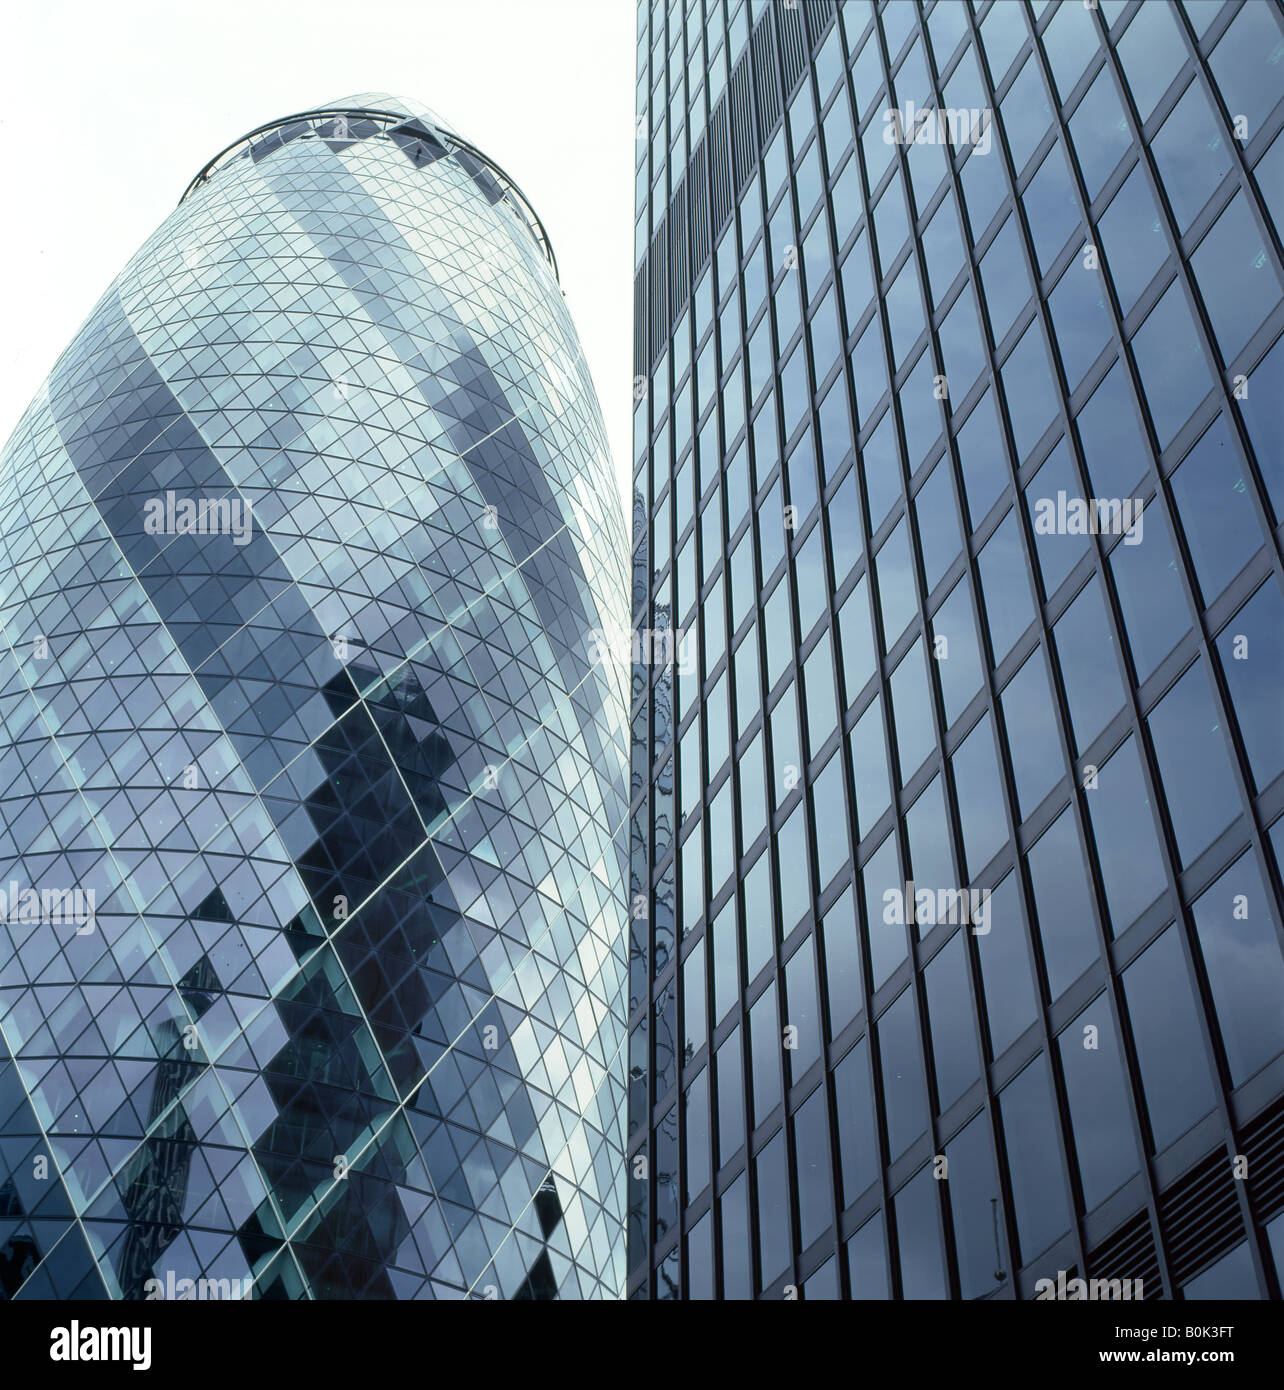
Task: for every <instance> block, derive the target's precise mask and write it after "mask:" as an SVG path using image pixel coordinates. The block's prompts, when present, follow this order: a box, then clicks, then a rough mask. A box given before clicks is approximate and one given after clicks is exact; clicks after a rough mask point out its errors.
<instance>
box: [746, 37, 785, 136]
mask: <svg viewBox="0 0 1284 1390" xmlns="http://www.w3.org/2000/svg"><path fill="white" fill-rule="evenodd" d="M774 39H775V36H774V34H773V32H772V26H771V11H770V10H768V11H767V13H766V14H765V15H764V16H763V19H762V22H761V23H760V24H759V25H758V27H757V28H756V29H755V30H754V31H753V45H752V47H753V89H754V95H755V97H757V99H758V140H759V143H760V144H761V146H762V148H763V149H765V148H766V147H767V141H768V140H769V139H770V138H771V133H772V131H774V130H775V128H776V124H777V122H778V121H779V120H780V92H779V90H778V89H777V87H776V45H775V41H774Z"/></svg>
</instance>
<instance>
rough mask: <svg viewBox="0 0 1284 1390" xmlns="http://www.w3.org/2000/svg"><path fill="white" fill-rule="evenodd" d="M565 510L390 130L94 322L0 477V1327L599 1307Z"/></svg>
mask: <svg viewBox="0 0 1284 1390" xmlns="http://www.w3.org/2000/svg"><path fill="white" fill-rule="evenodd" d="M87 234H88V231H87ZM613 498H614V483H613V476H612V471H611V468H610V464H609V459H608V454H607V449H606V444H605V439H604V434H603V428H602V422H601V417H600V413H599V410H598V405H597V400H596V397H595V394H594V390H593V385H592V382H591V380H590V378H589V375H588V372H587V369H586V367H585V364H584V361H583V356H582V353H581V350H580V347H579V342H578V339H577V337H576V334H575V330H574V328H573V326H572V324H571V322H570V318H569V316H568V313H567V310H566V306H565V303H564V301H563V297H562V294H561V292H560V290H559V288H558V283H557V276H556V263H555V261H554V260H553V255H552V250H551V248H550V246H549V245H548V241H547V238H546V237H545V235H544V231H543V228H542V226H541V225H540V222H539V219H538V218H537V216H536V215H535V213H534V211H533V210H532V209H531V208H530V207H529V205H528V204H527V203H526V201H525V199H524V197H523V196H522V194H521V193H520V191H519V190H518V189H517V188H516V187H515V186H514V185H513V184H512V182H511V180H509V179H508V178H507V176H506V175H505V174H504V173H503V171H502V170H501V169H500V168H499V167H498V166H497V165H496V164H494V162H493V161H492V160H490V159H489V158H488V157H487V156H485V155H483V154H482V153H481V152H480V151H478V150H476V149H475V148H473V147H472V146H471V145H470V144H468V142H467V141H465V140H464V139H463V138H462V137H461V136H459V135H458V134H457V133H456V132H454V131H452V130H451V129H450V128H449V127H447V126H446V125H444V124H443V123H442V122H440V121H439V120H438V119H437V118H436V117H434V116H433V115H432V114H431V113H430V112H427V111H425V110H423V109H422V108H420V107H418V106H417V105H415V104H413V103H407V102H404V101H402V100H400V99H398V98H394V97H389V96H385V95H382V94H365V95H362V96H359V97H352V98H348V99H346V100H344V101H340V102H337V103H334V104H332V105H331V106H329V107H324V108H318V109H316V110H312V111H308V112H304V113H302V114H299V115H295V116H291V117H288V118H285V119H283V120H279V121H275V122H272V123H270V124H269V125H266V126H263V127H261V128H259V129H258V130H255V131H253V132H251V134H249V135H248V136H245V137H244V138H242V139H240V140H238V141H236V142H235V143H234V144H233V145H232V146H229V148H228V149H227V150H225V151H224V152H223V153H222V154H221V155H220V156H218V157H217V158H216V159H215V160H213V161H212V162H211V163H210V164H209V165H207V166H206V167H205V168H204V169H203V170H202V171H201V173H200V174H199V175H198V177H197V178H196V179H195V180H194V181H193V183H192V185H191V187H190V188H189V189H188V191H187V193H186V195H185V196H184V198H183V199H182V201H181V203H180V205H179V206H178V207H177V209H176V210H175V211H174V212H173V213H172V214H171V215H170V216H169V217H168V218H167V219H166V221H165V222H164V224H163V225H162V226H161V227H160V228H159V230H158V231H157V232H156V233H155V234H154V235H153V236H152V237H151V238H150V239H149V240H148V241H147V243H146V244H145V245H144V246H143V247H142V249H141V250H140V251H139V252H138V254H137V255H136V256H135V257H134V258H133V260H132V261H131V262H130V264H129V265H128V266H127V267H126V269H125V270H124V271H123V272H122V273H121V275H120V276H119V277H118V279H117V280H116V281H115V283H114V284H113V285H112V286H111V288H110V289H109V290H108V292H107V293H106V295H105V296H104V297H103V299H102V300H101V302H100V303H99V304H98V306H97V307H96V308H95V310H94V311H93V313H92V314H91V316H90V318H89V320H88V321H87V322H86V324H85V326H84V327H83V328H82V330H81V331H80V333H79V334H78V335H77V337H76V338H75V339H74V341H73V342H72V344H71V345H70V347H68V349H67V350H66V352H65V353H64V354H63V356H62V357H61V358H60V359H59V361H58V363H57V365H56V366H55V368H54V370H53V373H52V375H51V377H50V378H49V381H48V384H47V387H46V389H44V390H43V391H42V392H41V393H40V395H39V396H38V397H37V399H36V400H35V401H34V402H33V403H32V404H31V406H30V407H29V408H28V410H27V412H26V414H25V415H24V417H23V419H22V421H21V423H20V424H19V426H18V428H17V430H16V432H15V434H14V436H13V439H12V440H11V442H10V445H9V447H8V449H7V451H6V453H5V455H4V459H3V465H2V466H0V534H2V537H3V546H4V550H5V553H6V558H7V561H8V565H7V567H6V569H5V570H4V572H3V575H0V631H2V632H3V637H4V642H3V650H2V651H0V897H2V898H3V911H0V1297H7V1298H14V1299H27V1298H50V1297H57V1298H65V1297H76V1298H126V1299H135V1298H138V1299H141V1298H152V1299H154V1298H167V1297H168V1298H174V1297H187V1298H198V1299H199V1298H226V1297H237V1296H240V1297H256V1298H260V1297H261V1298H338V1297H343V1298H383V1299H386V1298H445V1299H460V1298H479V1299H484V1298H503V1299H524V1298H540V1299H542V1298H550V1297H610V1298H614V1297H618V1296H619V1295H620V1293H621V1292H622V1290H623V1286H624V1276H625V1265H624V1238H625V1208H624V1202H625V1180H624V1141H625V1134H624V1092H625V1071H624V1047H625V1040H626V1033H625V989H626V981H627V968H628V967H627V950H626V926H625V906H626V905H625V890H626V886H627V885H626V875H627V863H626V857H627V856H626V849H625V837H624V836H623V834H622V832H623V827H624V825H625V821H626V817H627V809H628V794H627V769H628V735H627V729H628V708H627V685H628V675H627V669H626V668H624V667H621V666H616V665H612V664H611V663H609V662H595V661H594V660H593V659H592V655H591V650H592V641H593V634H594V633H595V632H596V631H597V630H599V629H601V630H608V629H612V628H627V618H628V539H627V535H626V533H625V527H624V524H623V521H622V519H621V517H620V515H619V514H618V508H617V507H615V506H614V505H613Z"/></svg>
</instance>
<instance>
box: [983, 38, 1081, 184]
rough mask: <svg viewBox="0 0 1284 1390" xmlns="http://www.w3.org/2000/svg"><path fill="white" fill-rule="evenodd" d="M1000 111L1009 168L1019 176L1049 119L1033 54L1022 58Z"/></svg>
mask: <svg viewBox="0 0 1284 1390" xmlns="http://www.w3.org/2000/svg"><path fill="white" fill-rule="evenodd" d="M1089 22H1090V21H1089ZM1000 110H1001V111H1002V113H1003V132H1004V134H1005V135H1006V136H1007V140H1008V149H1009V150H1011V152H1012V167H1013V168H1014V169H1015V170H1016V172H1017V174H1018V175H1019V174H1020V173H1021V170H1022V169H1024V168H1025V165H1026V161H1027V160H1028V159H1029V158H1030V156H1031V155H1032V154H1033V153H1034V150H1035V146H1036V145H1038V143H1039V141H1040V140H1042V139H1043V134H1044V132H1045V131H1046V130H1047V128H1048V126H1049V124H1050V123H1051V120H1052V111H1051V108H1050V106H1049V103H1048V93H1047V89H1046V88H1045V87H1044V85H1043V78H1042V76H1041V75H1040V73H1039V63H1038V60H1037V59H1036V58H1035V56H1034V54H1033V53H1032V54H1031V55H1030V56H1029V57H1028V58H1027V59H1026V60H1025V62H1024V64H1023V65H1022V67H1021V71H1020V72H1018V73H1017V75H1016V78H1015V80H1014V81H1013V83H1012V85H1011V86H1010V87H1009V88H1008V91H1007V94H1006V95H1005V96H1004V98H1003V102H1002V105H1001V107H1000Z"/></svg>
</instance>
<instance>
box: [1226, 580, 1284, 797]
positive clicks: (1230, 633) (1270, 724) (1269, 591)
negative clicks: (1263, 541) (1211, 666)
mask: <svg viewBox="0 0 1284 1390" xmlns="http://www.w3.org/2000/svg"><path fill="white" fill-rule="evenodd" d="M1281 633H1284V602H1281V600H1280V591H1279V587H1278V586H1277V585H1276V584H1274V583H1273V582H1271V581H1270V580H1267V582H1266V583H1265V584H1263V585H1262V587H1261V588H1260V589H1258V591H1257V592H1256V593H1255V594H1254V595H1253V597H1252V598H1251V599H1249V601H1248V602H1247V603H1246V604H1245V605H1244V606H1243V608H1241V609H1240V610H1239V612H1238V613H1236V614H1235V616H1234V617H1233V618H1232V619H1231V620H1230V622H1229V624H1228V625H1227V626H1226V627H1225V628H1224V629H1223V630H1222V633H1221V636H1219V637H1218V639H1217V650H1218V653H1219V655H1220V656H1221V663H1222V670H1223V671H1224V672H1225V673H1226V683H1227V684H1228V685H1229V686H1230V692H1231V702H1232V704H1233V705H1234V708H1235V718H1236V721H1237V722H1238V724H1239V727H1240V732H1241V733H1242V734H1243V736H1244V746H1245V748H1246V749H1247V751H1248V762H1249V766H1250V767H1251V768H1252V770H1253V781H1254V783H1255V784H1256V785H1257V788H1258V789H1259V790H1262V789H1264V788H1266V787H1267V786H1269V785H1270V783H1271V782H1273V781H1274V780H1275V778H1276V777H1278V776H1279V774H1280V773H1281V772H1284V717H1281V713H1280V692H1281V691H1282V690H1284V651H1282V650H1281V644H1280V634H1281Z"/></svg>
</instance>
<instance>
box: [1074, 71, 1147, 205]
mask: <svg viewBox="0 0 1284 1390" xmlns="http://www.w3.org/2000/svg"><path fill="white" fill-rule="evenodd" d="M1070 137H1071V139H1072V140H1073V141H1074V150H1075V154H1076V155H1077V156H1078V160H1079V168H1080V169H1081V170H1082V171H1083V181H1084V183H1085V184H1086V185H1087V189H1088V197H1089V198H1090V199H1094V198H1096V196H1097V194H1098V193H1100V192H1101V190H1102V189H1103V188H1104V187H1105V185H1106V180H1107V179H1109V177H1110V175H1111V174H1113V173H1114V171H1115V169H1116V168H1117V167H1118V165H1119V161H1120V160H1121V159H1122V158H1123V156H1124V155H1125V154H1126V153H1127V152H1128V150H1129V149H1130V148H1131V145H1132V137H1131V136H1130V135H1129V133H1128V122H1127V120H1126V119H1125V118H1124V112H1123V107H1122V105H1120V102H1119V96H1118V93H1117V92H1116V91H1115V84H1114V80H1113V78H1112V77H1111V74H1110V65H1109V64H1107V65H1106V66H1105V67H1104V68H1102V70H1101V71H1100V72H1099V73H1098V74H1097V75H1096V77H1095V78H1093V81H1092V86H1090V87H1089V88H1088V91H1087V94H1086V95H1085V96H1084V98H1083V100H1082V101H1081V102H1080V103H1079V105H1078V108H1077V109H1076V111H1075V113H1074V115H1073V116H1071V117H1070Z"/></svg>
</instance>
